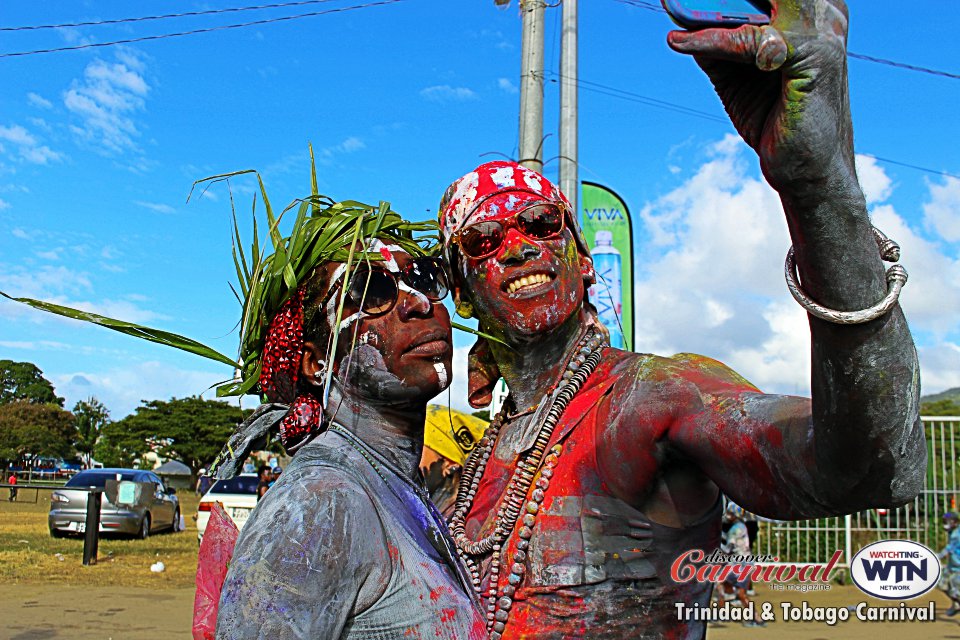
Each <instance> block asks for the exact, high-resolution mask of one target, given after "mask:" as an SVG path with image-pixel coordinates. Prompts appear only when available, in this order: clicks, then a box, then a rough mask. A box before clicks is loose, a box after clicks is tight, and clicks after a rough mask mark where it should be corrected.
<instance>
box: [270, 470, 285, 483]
mask: <svg viewBox="0 0 960 640" xmlns="http://www.w3.org/2000/svg"><path fill="white" fill-rule="evenodd" d="M281 473H283V468H282V467H281V466H280V465H277V466H275V467H274V468H273V469H272V470H271V471H270V486H271V487H272V486H273V485H274V484H276V482H277V480H279V479H280V474H281Z"/></svg>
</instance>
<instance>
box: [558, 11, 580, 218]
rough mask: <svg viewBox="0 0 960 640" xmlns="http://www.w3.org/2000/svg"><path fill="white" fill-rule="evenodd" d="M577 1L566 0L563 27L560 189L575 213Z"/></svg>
mask: <svg viewBox="0 0 960 640" xmlns="http://www.w3.org/2000/svg"><path fill="white" fill-rule="evenodd" d="M577 118H578V114H577V0H563V30H562V35H561V38H560V190H561V191H563V193H564V195H566V196H567V199H568V200H569V201H570V205H571V206H572V207H573V211H574V215H578V214H579V211H580V210H579V209H578V208H577V206H578V202H579V200H580V176H579V172H578V171H577V161H578V158H577V135H578V131H577Z"/></svg>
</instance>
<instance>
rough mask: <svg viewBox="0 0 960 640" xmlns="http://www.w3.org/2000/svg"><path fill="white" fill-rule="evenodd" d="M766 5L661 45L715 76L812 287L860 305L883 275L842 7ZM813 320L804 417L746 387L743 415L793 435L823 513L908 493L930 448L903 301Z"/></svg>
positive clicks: (816, 0) (837, 305) (805, 0)
mask: <svg viewBox="0 0 960 640" xmlns="http://www.w3.org/2000/svg"><path fill="white" fill-rule="evenodd" d="M772 4H773V8H774V12H773V19H772V22H771V25H770V26H767V27H759V28H758V27H741V28H739V29H736V30H727V29H711V30H704V31H699V32H673V33H671V34H670V37H669V43H670V46H671V47H673V48H674V49H675V50H677V51H680V52H682V53H688V54H691V55H693V56H694V58H695V60H696V62H697V64H698V65H699V66H700V67H701V68H702V69H703V70H704V71H705V72H706V74H707V75H708V76H709V78H710V80H711V81H712V82H713V84H714V87H715V88H716V90H717V93H718V95H719V96H720V98H721V100H722V102H723V104H724V107H725V108H726V110H727V113H728V114H729V115H730V118H731V120H732V121H733V123H734V125H735V126H736V128H737V130H738V131H739V133H740V134H741V136H742V137H743V139H744V140H745V141H746V142H747V144H749V145H750V146H751V147H752V148H753V149H754V150H755V151H756V152H757V154H758V156H759V158H760V166H761V169H762V170H763V173H764V176H765V177H766V179H767V181H768V182H769V183H770V185H771V186H772V187H773V188H774V189H776V190H777V191H778V192H779V194H780V198H781V201H782V202H783V207H784V210H785V212H786V215H787V222H788V226H789V229H790V235H791V237H792V239H793V244H794V249H795V251H796V262H797V269H798V271H799V275H800V282H801V283H802V284H801V286H802V289H803V290H804V291H805V292H806V294H807V296H808V297H809V298H810V299H811V300H812V301H813V302H815V303H817V304H819V305H822V306H823V307H827V308H830V309H832V310H836V311H841V312H845V311H858V310H864V309H868V308H870V307H871V306H873V305H874V304H875V303H877V302H878V301H880V300H881V299H883V298H884V296H885V295H886V294H887V291H888V283H887V277H886V276H885V273H884V269H883V266H882V262H881V260H880V255H879V251H878V248H877V243H876V241H875V238H874V234H873V232H872V229H871V225H870V220H869V218H868V215H867V211H866V204H865V200H864V197H863V194H862V192H861V190H860V187H859V184H858V182H857V176H856V170H855V167H854V152H853V130H852V124H851V119H850V108H849V99H848V87H847V65H846V36H847V20H848V15H847V9H846V5H845V4H844V3H843V2H842V1H841V0H772ZM908 258H909V257H908ZM810 330H811V336H812V345H813V346H812V356H813V357H812V361H813V362H812V372H811V388H812V405H811V407H810V409H809V413H810V417H811V420H810V422H809V424H807V421H806V416H805V415H804V413H805V410H803V409H802V401H800V400H791V399H783V398H771V397H764V396H756V397H749V398H747V397H744V398H743V401H744V402H745V403H746V405H747V410H746V414H745V416H743V419H744V420H746V421H747V422H748V423H750V424H753V425H754V427H753V428H754V429H755V430H757V431H763V430H765V429H769V428H774V429H776V430H777V432H778V433H782V434H783V436H784V438H785V439H784V446H785V447H787V446H789V447H799V448H797V449H794V450H793V453H795V454H796V460H795V462H794V464H803V465H805V466H807V467H808V469H807V472H808V473H809V474H811V479H810V483H811V489H812V491H813V493H812V494H811V495H810V499H811V500H813V501H815V503H816V504H818V505H820V507H821V508H820V509H818V511H823V512H827V511H840V510H852V509H855V508H864V507H867V506H873V505H893V504H902V503H904V502H906V501H907V500H909V499H911V498H912V497H914V496H915V495H916V494H917V493H918V492H919V490H920V488H921V484H922V480H923V476H924V470H925V467H926V449H925V447H924V442H923V429H922V425H921V423H920V419H919V415H918V406H919V403H918V398H919V386H920V384H919V368H918V363H917V356H916V351H915V349H914V346H913V341H912V339H911V337H910V333H909V330H908V328H907V324H906V321H905V320H904V318H903V314H902V313H901V311H900V308H899V306H896V305H894V307H893V309H892V310H890V311H888V312H886V313H883V314H881V315H880V316H879V317H878V318H877V319H875V320H872V321H869V322H865V323H861V324H851V325H845V324H837V323H835V322H834V321H831V320H821V319H819V318H817V317H812V316H811V318H810ZM718 419H720V420H722V419H723V413H721V415H720V416H718ZM808 429H809V434H808V436H803V437H801V436H798V433H803V432H805V431H807V430H808ZM758 435H759V433H758ZM768 435H770V436H773V434H768ZM804 442H806V443H807V444H806V445H804ZM778 462H779V461H778ZM784 463H785V464H790V461H789V460H787V461H784Z"/></svg>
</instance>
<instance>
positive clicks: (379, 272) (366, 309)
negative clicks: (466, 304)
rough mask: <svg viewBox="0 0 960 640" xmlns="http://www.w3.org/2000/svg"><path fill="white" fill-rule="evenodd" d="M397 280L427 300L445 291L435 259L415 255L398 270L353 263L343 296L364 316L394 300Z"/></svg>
mask: <svg viewBox="0 0 960 640" xmlns="http://www.w3.org/2000/svg"><path fill="white" fill-rule="evenodd" d="M401 281H402V282H403V283H404V284H406V285H407V286H408V287H410V288H411V289H416V290H417V291H419V292H420V293H422V294H423V295H425V296H426V297H427V299H428V300H430V302H440V301H441V300H443V299H444V298H445V297H446V295H447V292H448V291H449V287H448V286H447V275H446V273H445V272H444V270H443V266H442V265H441V264H440V260H439V259H437V258H415V259H413V260H411V261H410V262H408V263H407V264H406V265H404V266H403V268H401V269H400V271H399V273H394V272H393V271H388V270H387V268H386V267H382V266H379V265H377V264H376V263H374V264H365V263H363V264H359V265H357V266H356V267H355V268H354V269H353V273H352V274H351V275H350V287H349V289H348V290H347V297H348V298H349V299H350V302H352V303H353V304H354V305H356V306H357V307H359V309H360V311H362V312H363V313H365V314H367V315H368V316H379V315H383V314H384V313H387V312H388V311H390V310H391V309H393V306H394V305H395V304H397V299H398V298H399V297H400V282H401ZM331 292H332V290H331ZM327 299H329V296H328V298H327Z"/></svg>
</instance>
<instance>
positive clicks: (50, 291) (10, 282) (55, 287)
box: [0, 264, 91, 299]
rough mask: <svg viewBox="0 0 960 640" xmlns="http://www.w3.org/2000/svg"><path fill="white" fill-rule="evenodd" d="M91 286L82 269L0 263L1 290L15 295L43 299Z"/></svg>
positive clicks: (85, 289) (86, 288)
mask: <svg viewBox="0 0 960 640" xmlns="http://www.w3.org/2000/svg"><path fill="white" fill-rule="evenodd" d="M90 288H91V284H90V278H89V277H88V276H87V274H85V273H83V272H81V271H74V270H72V269H68V268H66V267H62V266H61V267H52V266H43V267H40V268H33V269H27V268H25V267H23V266H13V265H9V264H0V290H2V291H4V292H6V293H8V294H10V295H12V296H15V297H27V298H41V299H43V298H48V297H52V296H53V295H61V294H63V293H65V292H68V293H77V292H79V291H89V290H90Z"/></svg>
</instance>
